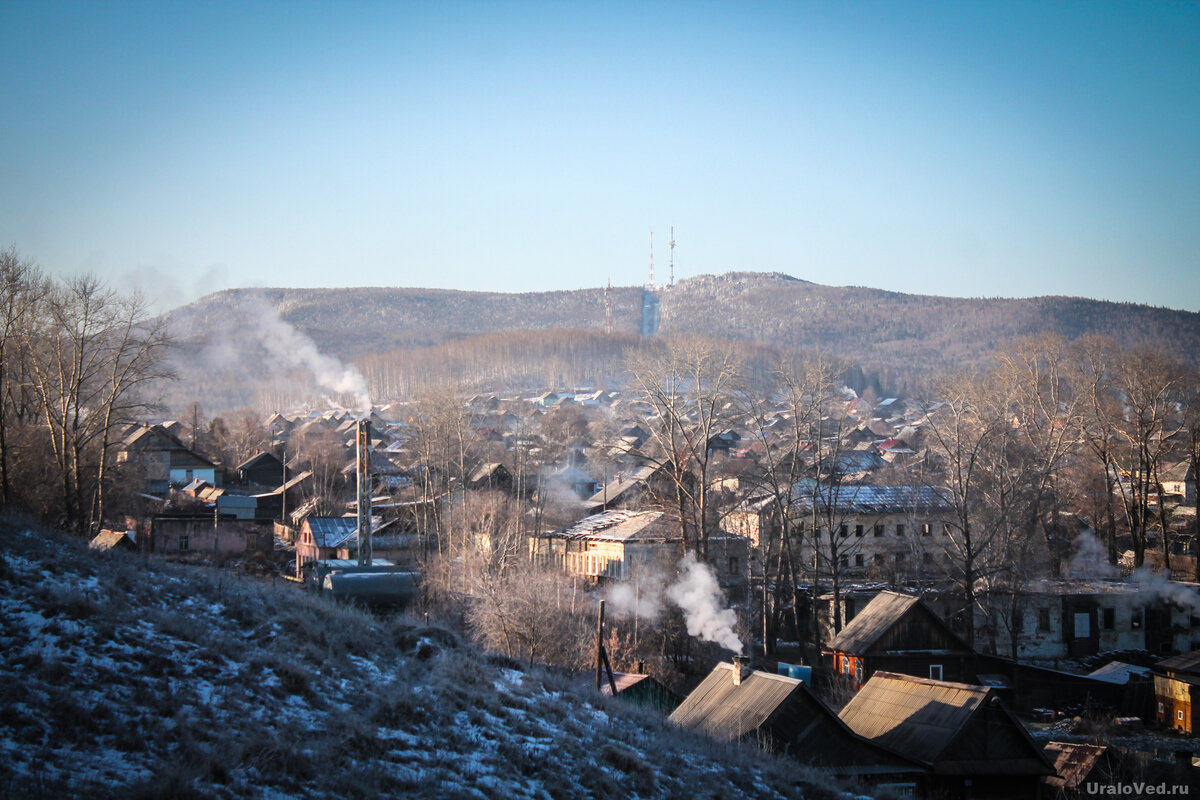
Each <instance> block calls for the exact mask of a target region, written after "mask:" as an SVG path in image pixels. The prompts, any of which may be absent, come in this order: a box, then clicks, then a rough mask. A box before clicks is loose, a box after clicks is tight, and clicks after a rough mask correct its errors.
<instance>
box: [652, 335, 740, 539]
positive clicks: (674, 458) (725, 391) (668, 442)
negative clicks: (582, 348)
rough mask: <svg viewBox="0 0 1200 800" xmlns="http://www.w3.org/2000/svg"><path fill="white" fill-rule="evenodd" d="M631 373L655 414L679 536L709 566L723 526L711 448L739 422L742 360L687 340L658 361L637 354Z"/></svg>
mask: <svg viewBox="0 0 1200 800" xmlns="http://www.w3.org/2000/svg"><path fill="white" fill-rule="evenodd" d="M629 367H630V370H631V371H632V373H633V379H634V383H635V384H636V385H637V386H638V388H639V389H640V390H641V394H642V397H643V398H644V399H645V400H646V402H647V403H649V404H650V407H651V409H652V412H651V413H652V415H653V419H652V420H651V423H652V425H651V427H652V431H651V438H652V441H653V443H654V449H655V450H656V452H657V454H658V463H659V464H660V465H661V466H662V467H663V473H664V474H665V475H666V476H667V477H668V479H669V480H670V484H671V491H672V494H673V498H672V502H671V512H672V515H673V516H674V517H675V519H676V521H677V523H678V525H679V533H680V536H681V537H682V539H683V541H684V543H685V546H686V547H687V548H688V549H689V550H693V551H695V552H696V553H698V555H699V557H700V558H701V560H708V558H709V553H708V540H709V537H710V535H711V534H712V533H713V532H714V531H715V530H716V527H717V522H718V520H717V499H718V497H717V493H716V492H714V491H713V489H712V485H711V477H712V474H711V469H710V468H711V466H712V464H713V454H712V450H711V448H710V443H711V442H712V440H713V438H714V437H715V436H716V435H717V434H718V433H720V432H721V430H722V429H723V428H724V427H726V426H728V425H730V424H732V423H733V422H734V421H735V410H734V408H733V404H732V401H733V398H734V394H733V392H734V389H735V387H736V385H737V381H738V367H739V360H738V358H737V357H736V356H735V355H734V353H733V350H732V348H729V347H722V346H719V345H717V344H714V343H712V342H708V341H703V340H698V339H686V340H675V341H671V342H668V343H667V344H666V346H665V347H664V348H663V349H662V350H661V351H660V352H658V353H656V354H653V355H647V354H646V353H645V352H643V351H635V352H633V353H631V357H630V361H629Z"/></svg>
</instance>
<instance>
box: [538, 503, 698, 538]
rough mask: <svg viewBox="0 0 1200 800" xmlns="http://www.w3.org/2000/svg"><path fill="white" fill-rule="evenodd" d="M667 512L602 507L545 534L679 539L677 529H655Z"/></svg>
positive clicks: (551, 535) (549, 535)
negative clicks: (606, 508)
mask: <svg viewBox="0 0 1200 800" xmlns="http://www.w3.org/2000/svg"><path fill="white" fill-rule="evenodd" d="M662 516H663V512H661V511H630V510H627V509H615V510H613V511H602V512H601V513H599V514H593V515H591V516H590V517H585V518H583V519H581V520H580V521H579V522H576V523H575V524H574V525H568V526H567V527H565V528H559V529H558V530H556V531H551V532H550V533H544V534H542V535H543V536H547V537H553V538H556V539H575V540H579V539H588V540H592V541H606V542H627V541H629V540H631V539H638V540H641V541H649V540H655V541H670V540H674V539H678V538H679V537H678V536H677V535H675V533H674V532H668V531H666V530H664V529H657V530H655V529H654V524H655V523H656V522H658V521H659V520H660V519H661V518H662Z"/></svg>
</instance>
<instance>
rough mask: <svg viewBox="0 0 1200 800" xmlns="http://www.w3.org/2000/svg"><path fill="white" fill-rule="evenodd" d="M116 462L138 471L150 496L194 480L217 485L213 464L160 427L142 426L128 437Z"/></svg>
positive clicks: (215, 467) (216, 471) (215, 468)
mask: <svg viewBox="0 0 1200 800" xmlns="http://www.w3.org/2000/svg"><path fill="white" fill-rule="evenodd" d="M117 463H118V464H122V465H128V466H129V467H134V468H136V469H137V470H140V471H141V476H140V477H141V479H142V480H143V482H144V486H145V490H146V491H148V492H152V493H163V492H166V491H167V490H168V489H170V488H171V487H172V486H186V485H188V484H189V483H191V482H193V481H195V480H202V481H206V482H207V483H209V484H210V485H212V486H216V485H218V483H217V477H218V475H217V473H218V470H217V466H216V464H214V463H213V462H211V461H209V460H208V459H207V458H205V457H204V456H202V455H200V454H199V453H197V452H196V451H194V450H192V449H191V448H189V447H187V446H186V445H185V444H184V443H183V442H181V441H180V440H179V439H178V438H177V437H175V436H173V435H171V434H170V433H169V432H168V431H166V430H165V429H164V428H163V427H162V426H160V425H144V426H141V427H139V428H136V429H135V430H134V431H133V432H132V433H130V434H129V435H127V436H126V437H125V439H124V441H123V442H122V443H121V446H120V448H119V449H118V450H117Z"/></svg>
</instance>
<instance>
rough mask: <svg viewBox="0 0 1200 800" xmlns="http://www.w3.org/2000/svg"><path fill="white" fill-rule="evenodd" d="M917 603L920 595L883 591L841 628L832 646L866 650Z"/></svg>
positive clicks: (839, 649) (855, 650)
mask: <svg viewBox="0 0 1200 800" xmlns="http://www.w3.org/2000/svg"><path fill="white" fill-rule="evenodd" d="M918 602H919V601H918V600H917V598H915V597H912V596H910V595H906V594H900V593H899V592H880V593H879V594H877V595H875V597H874V599H872V600H871V602H870V603H867V607H866V608H864V609H863V610H862V611H860V612H858V614H857V615H856V616H855V617H854V619H852V620H850V624H848V625H847V626H846V627H844V628H842V631H841V633H839V634H838V635H837V638H835V639H834V640H833V641H832V642H831V643H830V644H829V649H830V650H837V651H839V652H842V653H862V652H865V651H866V650H868V649H869V648H870V647H871V645H873V644H875V642H876V641H877V640H878V639H879V637H880V636H882V635H883V634H884V633H886V632H887V630H888V629H889V628H891V627H892V626H893V625H895V624H896V623H897V622H899V621H900V618H901V617H903V616H904V615H905V614H907V613H908V611H909V609H911V608H912V607H913V606H915V605H916V604H917V603H918Z"/></svg>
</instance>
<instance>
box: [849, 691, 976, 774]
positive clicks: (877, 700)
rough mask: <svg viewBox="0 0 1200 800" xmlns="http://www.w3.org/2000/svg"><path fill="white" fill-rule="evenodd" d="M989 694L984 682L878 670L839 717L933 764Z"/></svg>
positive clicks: (860, 732)
mask: <svg viewBox="0 0 1200 800" xmlns="http://www.w3.org/2000/svg"><path fill="white" fill-rule="evenodd" d="M989 692H990V690H989V689H988V688H987V687H984V686H971V685H968V684H965V683H951V682H949V681H931V680H926V679H924V678H913V677H910V676H908V675H896V674H893V673H890V672H876V673H875V674H874V675H872V676H871V680H869V681H867V685H866V686H864V687H863V688H862V689H860V690H859V692H858V694H856V695H855V696H854V698H853V699H852V700H851V701H850V702H849V703H847V704H846V707H845V708H843V709H842V713H841V714H839V715H838V716H839V717H841V719H842V721H843V722H845V723H846V724H847V725H849V726H850V729H851V730H852V731H854V732H855V733H857V734H858V735H859V736H864V737H866V738H867V739H870V740H871V741H873V742H877V743H879V744H882V745H884V746H885V747H887V748H889V749H891V750H895V751H897V752H900V753H903V754H904V755H907V756H910V757H912V758H916V759H918V760H919V761H923V762H925V763H928V764H932V763H933V762H935V761H937V760H938V757H939V756H940V755H941V754H942V753H943V752H944V751H945V750H946V749H947V747H949V746H950V744H951V742H953V741H954V738H955V736H956V735H957V734H958V732H959V731H960V730H961V729H962V728H963V727H964V726H965V725H966V724H967V722H968V720H970V718H971V715H972V714H974V713H975V710H976V709H977V708H979V706H980V705H981V704H982V703H983V702H984V700H986V699H987V697H988V694H989Z"/></svg>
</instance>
